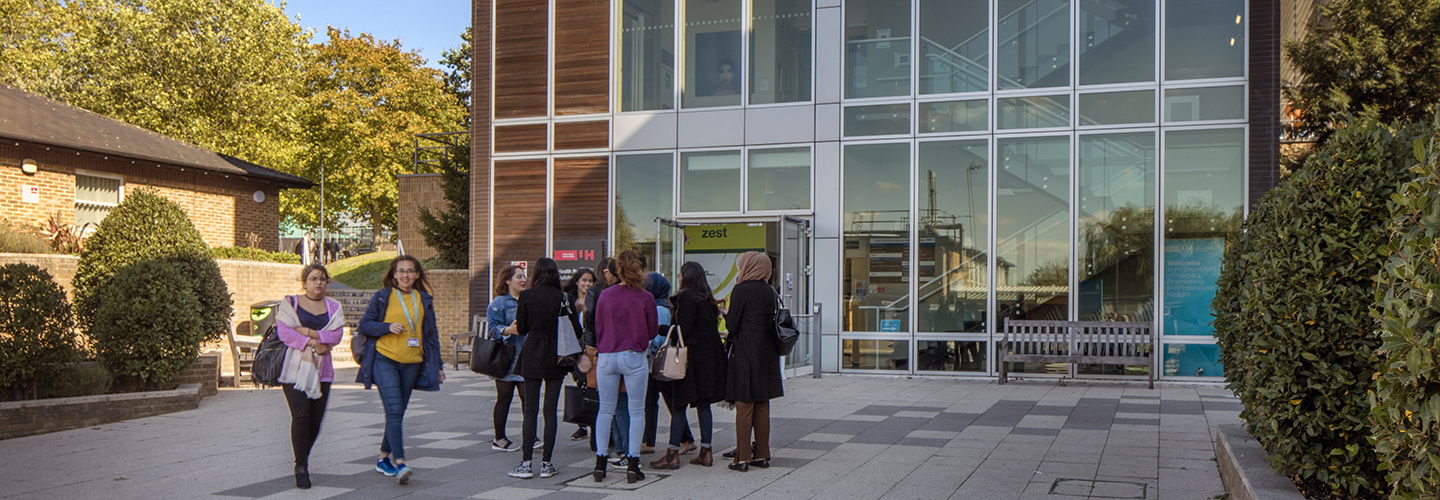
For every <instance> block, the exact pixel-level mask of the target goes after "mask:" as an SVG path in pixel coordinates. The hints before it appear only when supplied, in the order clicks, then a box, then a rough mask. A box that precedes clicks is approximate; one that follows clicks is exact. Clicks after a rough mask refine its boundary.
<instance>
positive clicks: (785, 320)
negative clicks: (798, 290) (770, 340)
mask: <svg viewBox="0 0 1440 500" xmlns="http://www.w3.org/2000/svg"><path fill="white" fill-rule="evenodd" d="M775 340H776V342H778V343H779V344H778V345H779V349H778V350H779V351H780V355H781V356H789V355H790V351H791V350H793V349H795V342H796V341H798V340H800V331H799V330H796V329H795V318H793V317H791V316H790V310H789V309H786V308H785V304H783V303H781V302H780V292H775Z"/></svg>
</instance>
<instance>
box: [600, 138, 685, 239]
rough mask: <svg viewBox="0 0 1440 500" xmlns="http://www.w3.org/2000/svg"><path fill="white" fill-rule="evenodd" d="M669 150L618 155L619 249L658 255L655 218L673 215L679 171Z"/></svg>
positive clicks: (616, 163) (617, 225) (616, 190)
mask: <svg viewBox="0 0 1440 500" xmlns="http://www.w3.org/2000/svg"><path fill="white" fill-rule="evenodd" d="M672 158H673V156H671V155H670V154H669V153H661V154H647V155H624V156H616V157H615V200H614V203H615V204H614V210H613V213H614V217H615V220H614V224H613V227H614V228H615V252H616V253H617V254H618V253H619V252H622V251H625V250H636V251H639V252H640V253H641V254H642V255H655V240H656V235H655V218H656V217H661V218H666V219H668V218H670V217H671V216H672V215H673V214H672V213H671V208H670V207H671V194H670V193H671V191H672V189H671V187H670V186H671V179H672V178H673V177H672V176H673V175H674V174H673V172H674V170H675V164H674V160H673V159H672Z"/></svg>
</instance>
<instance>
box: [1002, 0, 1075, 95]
mask: <svg viewBox="0 0 1440 500" xmlns="http://www.w3.org/2000/svg"><path fill="white" fill-rule="evenodd" d="M998 5H999V8H1000V20H999V22H998V24H997V25H996V28H995V35H996V37H997V39H998V40H999V44H1000V45H999V47H998V48H997V49H996V51H995V56H996V59H995V66H996V70H997V71H998V72H999V74H998V75H997V76H998V81H999V84H998V86H999V87H1000V88H999V90H1006V89H1034V88H1042V87H1065V86H1068V85H1070V2H1069V0H1000V3H999V4H998Z"/></svg>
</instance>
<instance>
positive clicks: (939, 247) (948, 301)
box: [915, 140, 990, 332]
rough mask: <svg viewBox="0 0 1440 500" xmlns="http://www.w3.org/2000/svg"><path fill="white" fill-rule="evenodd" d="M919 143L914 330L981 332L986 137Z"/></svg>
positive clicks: (986, 219) (985, 245) (984, 285)
mask: <svg viewBox="0 0 1440 500" xmlns="http://www.w3.org/2000/svg"><path fill="white" fill-rule="evenodd" d="M919 147H920V159H919V162H920V169H919V176H920V219H919V220H920V224H919V226H918V227H917V230H918V231H919V237H920V241H919V244H918V247H917V251H918V252H920V254H919V255H918V256H917V257H918V259H919V266H918V267H919V271H918V273H917V274H918V275H917V276H916V278H915V279H916V280H917V283H919V291H918V292H917V294H916V296H917V297H919V300H920V305H919V307H918V308H917V309H916V323H917V326H918V328H917V330H918V331H921V332H984V331H985V323H986V321H985V318H986V316H987V315H988V311H987V310H986V308H985V303H986V301H985V298H986V296H987V295H988V294H989V286H988V280H987V276H988V274H989V273H988V272H987V266H988V265H989V264H988V263H987V262H986V260H987V259H986V253H985V251H986V248H988V247H989V241H988V238H987V237H986V228H987V227H988V226H989V224H990V217H989V213H988V212H989V211H988V210H987V209H986V207H988V206H989V203H990V200H989V197H988V196H987V193H989V191H990V189H989V178H990V172H989V168H988V165H989V161H988V157H989V155H988V154H987V151H986V142H985V141H984V140H974V141H944V142H922V143H920V146H919Z"/></svg>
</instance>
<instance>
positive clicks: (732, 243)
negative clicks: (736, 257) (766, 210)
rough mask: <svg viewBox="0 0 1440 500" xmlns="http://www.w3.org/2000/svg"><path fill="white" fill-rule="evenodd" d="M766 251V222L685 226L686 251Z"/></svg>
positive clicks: (688, 252)
mask: <svg viewBox="0 0 1440 500" xmlns="http://www.w3.org/2000/svg"><path fill="white" fill-rule="evenodd" d="M752 250H753V251H757V252H763V251H765V223H763V222H737V223H731V224H696V225H693V226H685V253H687V254H690V253H744V252H749V251H752Z"/></svg>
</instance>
